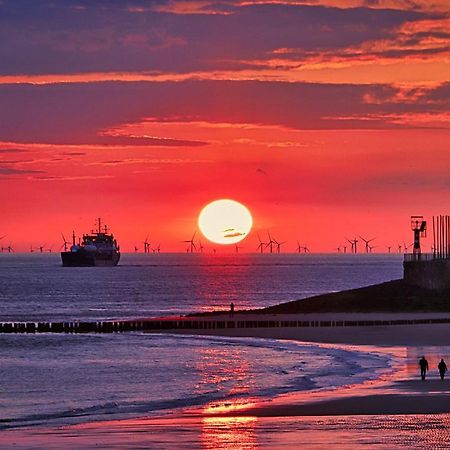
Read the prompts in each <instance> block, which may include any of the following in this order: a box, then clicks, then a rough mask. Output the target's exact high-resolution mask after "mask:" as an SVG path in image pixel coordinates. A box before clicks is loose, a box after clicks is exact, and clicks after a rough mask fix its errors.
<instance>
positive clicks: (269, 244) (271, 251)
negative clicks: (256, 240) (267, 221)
mask: <svg viewBox="0 0 450 450" xmlns="http://www.w3.org/2000/svg"><path fill="white" fill-rule="evenodd" d="M267 235H268V236H269V242H268V243H267V244H266V248H267V247H269V248H270V253H273V244H276V241H275V240H274V239H272V236H271V235H270V233H269V232H267Z"/></svg>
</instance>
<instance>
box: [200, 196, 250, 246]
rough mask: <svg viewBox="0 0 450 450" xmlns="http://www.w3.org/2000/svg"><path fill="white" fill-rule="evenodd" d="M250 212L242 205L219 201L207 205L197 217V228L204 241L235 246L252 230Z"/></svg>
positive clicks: (230, 201) (229, 201)
mask: <svg viewBox="0 0 450 450" xmlns="http://www.w3.org/2000/svg"><path fill="white" fill-rule="evenodd" d="M252 225H253V219H252V215H251V214H250V211H249V210H248V208H247V207H245V206H244V205H243V204H242V203H239V202H237V201H235V200H230V199H225V198H224V199H220V200H215V201H213V202H211V203H208V204H207V205H206V206H205V207H204V208H203V209H202V210H201V212H200V214H199V216H198V227H199V228H200V231H201V232H202V233H203V235H204V236H205V237H206V239H208V240H210V241H212V242H215V243H216V244H225V245H226V244H235V243H236V242H239V241H242V239H244V238H245V237H246V236H247V235H248V233H249V232H250V230H251V229H252Z"/></svg>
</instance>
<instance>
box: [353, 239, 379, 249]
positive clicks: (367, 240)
mask: <svg viewBox="0 0 450 450" xmlns="http://www.w3.org/2000/svg"><path fill="white" fill-rule="evenodd" d="M359 237H360V238H361V239H362V240H363V241H364V242H365V244H366V253H370V247H371V246H370V243H371V242H372V241H373V240H375V239H376V238H372V239H364V238H363V237H362V236H359ZM355 253H356V252H355Z"/></svg>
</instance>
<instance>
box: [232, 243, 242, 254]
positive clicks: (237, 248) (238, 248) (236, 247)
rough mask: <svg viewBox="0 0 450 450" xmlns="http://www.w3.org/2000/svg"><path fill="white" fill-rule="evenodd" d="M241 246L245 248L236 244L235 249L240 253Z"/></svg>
mask: <svg viewBox="0 0 450 450" xmlns="http://www.w3.org/2000/svg"><path fill="white" fill-rule="evenodd" d="M241 248H243V247H238V245H237V244H234V249H235V251H236V253H239V250H240V249H241Z"/></svg>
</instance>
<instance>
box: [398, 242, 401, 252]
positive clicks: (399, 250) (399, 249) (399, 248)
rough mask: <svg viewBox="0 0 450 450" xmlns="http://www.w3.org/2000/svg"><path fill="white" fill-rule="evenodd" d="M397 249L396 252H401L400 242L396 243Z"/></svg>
mask: <svg viewBox="0 0 450 450" xmlns="http://www.w3.org/2000/svg"><path fill="white" fill-rule="evenodd" d="M397 251H398V253H401V252H402V244H398V243H397Z"/></svg>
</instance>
